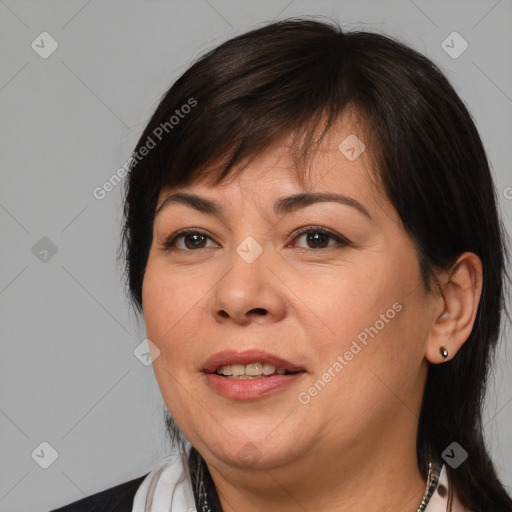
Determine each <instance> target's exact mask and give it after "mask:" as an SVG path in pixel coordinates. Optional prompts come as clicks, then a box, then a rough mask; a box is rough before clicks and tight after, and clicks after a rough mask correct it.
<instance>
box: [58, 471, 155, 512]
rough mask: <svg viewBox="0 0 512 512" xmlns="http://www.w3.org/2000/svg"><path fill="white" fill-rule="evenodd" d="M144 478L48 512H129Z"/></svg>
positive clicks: (141, 477) (135, 479)
mask: <svg viewBox="0 0 512 512" xmlns="http://www.w3.org/2000/svg"><path fill="white" fill-rule="evenodd" d="M146 476H147V475H143V476H140V477H138V478H134V479H133V480H130V481H128V482H125V483H123V484H120V485H116V486H115V487H111V488H110V489H106V490H104V491H101V492H98V493H96V494H93V495H91V496H88V497H87V498H83V499H81V500H79V501H75V502H73V503H70V504H69V505H66V506H64V507H61V508H57V509H54V510H51V511H50V512H90V511H92V510H94V512H131V510H132V507H133V498H134V496H135V493H136V492H137V489H138V488H139V487H140V485H141V484H142V481H143V480H144V478H146Z"/></svg>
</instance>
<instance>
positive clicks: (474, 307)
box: [61, 19, 512, 512]
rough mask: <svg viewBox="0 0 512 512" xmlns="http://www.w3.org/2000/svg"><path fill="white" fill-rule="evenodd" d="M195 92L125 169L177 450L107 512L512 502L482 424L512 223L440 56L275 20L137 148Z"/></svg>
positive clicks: (128, 243) (229, 48) (136, 281)
mask: <svg viewBox="0 0 512 512" xmlns="http://www.w3.org/2000/svg"><path fill="white" fill-rule="evenodd" d="M189 98H194V99H195V101H196V105H195V106H194V109H193V110H191V111H190V112H189V113H187V115H186V116H183V118H181V119H180V122H179V125H177V126H176V127H175V128H174V129H173V130H172V131H171V130H170V131H169V132H168V133H167V134H166V135H165V136H163V137H162V139H161V141H159V142H158V144H157V145H156V146H155V147H154V148H152V149H151V151H149V152H148V153H147V154H146V156H144V158H143V159H141V160H140V161H138V162H137V163H136V164H135V163H133V165H132V166H131V168H130V170H129V173H128V178H127V181H126V184H125V186H126V188H125V198H124V199H125V210H124V214H125V217H124V221H125V223H124V229H123V240H122V246H121V251H120V256H122V257H123V258H124V262H125V263H126V277H127V286H128V290H129V294H130V297H131V299H132V303H133V305H134V307H135V309H136V311H137V313H142V314H143V316H144V320H145V325H146V331H147V338H148V339H149V340H150V342H151V343H150V346H151V347H153V356H154V357H153V368H154V372H155V375H156V379H157V381H158V385H159V388H160V391H161V393H162V397H163V399H164V401H165V404H166V406H167V408H168V411H169V413H168V415H167V419H166V421H167V427H168V430H169V433H170V435H171V437H172V439H173V440H174V441H175V442H176V444H177V447H178V448H179V450H178V452H177V453H176V454H172V455H170V456H169V457H166V458H165V460H163V461H162V464H161V465H159V466H158V467H157V468H155V469H154V471H152V472H151V473H149V474H148V475H145V476H144V477H141V478H139V479H136V480H134V481H132V482H128V483H127V484H124V485H122V486H119V487H118V488H114V489H111V490H109V491H105V492H107V493H108V492H110V494H109V495H108V496H107V495H104V496H103V497H102V503H104V504H106V505H104V506H105V507H107V508H105V510H119V511H121V510H133V512H149V511H160V510H161V511H168V510H173V511H186V510H194V509H197V510H198V511H201V512H205V511H211V512H213V511H224V512H235V511H238V512H239V511H244V512H256V511H262V510H265V511H270V512H272V511H280V512H283V511H284V512H287V511H296V510H332V511H337V512H342V511H349V510H386V511H388V510H393V511H404V512H405V511H411V512H413V511H425V510H427V511H428V512H438V511H450V510H451V511H454V512H459V511H473V512H480V511H488V510H489V511H490V510H492V511H493V512H501V511H503V512H505V511H510V510H512V501H511V499H510V497H509V496H508V495H507V492H506V491H505V489H504V487H503V486H502V484H501V483H500V481H499V479H498V477H497V475H496V472H495V469H494V466H493V463H492V461H491V459H490V457H489V455H488V453H487V451H486V447H485V443H484V439H483V432H482V420H481V410H482V402H483V397H484V392H485V384H486V378H487V374H488V370H489V365H490V361H491V358H492V353H493V351H494V350H495V347H496V344H497V340H498V336H499V332H500V319H501V313H502V311H503V310H504V296H505V292H504V289H505V284H506V282H507V281H506V279H507V273H506V267H505V263H506V256H507V251H506V245H505V242H504V240H505V239H504V230H503V228H502V225H501V221H500V219H499V217H498V214H497V208H496V203H495V192H494V185H493V180H492V177H491V174H490V172H489V166H488V163H487V159H486V157H485V152H484V148H483V145H482V142H481V140H480V137H479V135H478V132H477V130H476V128H475V125H474V123H473V121H472V119H471V116H470V114H469V113H468V111H467V109H466V107H465V106H464V104H463V102H462V101H461V100H460V98H459V97H458V95H457V94H456V92H455V91H454V89H453V88H452V86H451V85H450V84H449V82H448V81H447V80H446V78H445V77H444V76H443V75H442V73H441V72H440V71H439V69H438V68H437V67H436V66H435V65H434V64H433V63H432V62H431V61H429V60H428V59H426V58H425V57H424V56H422V55H421V54H419V53H417V52H415V51H413V50H412V49H410V48H408V47H406V46H404V45H403V44H401V43H399V42H397V41H394V40H392V39H390V38H388V37H385V36H383V35H379V34H374V33H368V32H358V31H354V32H347V33H345V32H343V31H342V29H341V28H340V27H339V26H338V25H336V24H334V23H324V22H319V21H314V20H308V19H289V20H285V21H280V22H275V23H271V24H269V25H267V26H264V27H262V28H259V29H257V30H253V31H251V32H248V33H245V34H243V35H240V36H238V37H235V38H233V39H231V40H229V41H227V42H226V43H224V44H222V45H221V46H219V47H217V48H215V49H214V50H212V51H210V52H209V53H207V54H206V55H204V56H203V57H201V58H200V59H199V60H198V61H197V62H196V63H194V64H193V65H192V66H191V67H190V68H189V69H188V70H187V71H186V72H185V73H184V74H183V75H182V76H181V77H180V78H179V79H178V80H177V81H176V82H175V83H174V85H173V86H172V87H171V88H170V89H169V91H168V92H167V93H166V94H165V96H164V98H163V99H162V101H161V102H160V104H159V106H158V108H157V110H156V112H155V113H154V115H153V116H152V118H151V120H150V122H149V124H148V125H147V127H146V129H145V131H144V133H143V134H142V136H141V137H140V140H139V143H138V145H137V147H136V148H135V150H134V153H136V154H139V153H140V152H139V150H140V147H142V146H143V145H144V144H145V143H146V141H147V140H148V137H150V136H151V134H152V133H154V131H155V130H156V129H157V128H158V127H159V126H161V125H162V123H164V122H166V120H168V119H169V118H170V116H171V115H172V113H173V112H174V111H175V109H176V108H178V107H179V106H180V105H183V104H186V103H187V100H188V99H189ZM156 349H158V350H156ZM96 501H99V500H96ZM123 503H125V505H122V504H123ZM79 506H80V505H78V504H75V505H70V506H68V507H65V508H64V509H61V510H68V511H72V510H81V509H80V508H79ZM123 507H124V508H123ZM84 510H85V508H84ZM102 510H103V509H102Z"/></svg>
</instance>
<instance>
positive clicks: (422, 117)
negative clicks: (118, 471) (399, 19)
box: [119, 19, 512, 512]
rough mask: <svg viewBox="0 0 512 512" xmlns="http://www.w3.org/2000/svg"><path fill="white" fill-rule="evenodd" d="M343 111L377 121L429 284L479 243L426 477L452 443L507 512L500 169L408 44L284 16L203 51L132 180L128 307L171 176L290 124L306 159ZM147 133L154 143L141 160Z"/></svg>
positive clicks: (420, 450) (226, 156)
mask: <svg viewBox="0 0 512 512" xmlns="http://www.w3.org/2000/svg"><path fill="white" fill-rule="evenodd" d="M184 105H189V106H190V107H192V105H193V107H192V108H184V107H183V106H184ZM347 109H353V110H354V111H355V112H357V114H358V116H359V118H360V119H361V120H364V125H365V126H366V127H367V128H368V137H369V138H370V139H371V140H370V141H369V147H371V154H372V157H373V159H374V161H375V164H376V172H377V174H378V175H377V178H378V179H379V182H380V184H381V188H382V190H383V192H384V193H385V195H386V196H387V198H388V199H389V201H390V202H391V204H393V206H394V207H395V209H396V211H397V212H398V215H399V216H400V219H401V221H402V223H403V225H404V227H405V229H406V231H407V233H408V234H409V235H410V237H411V239H412V240H413V241H414V243H415V246H416V248H417V254H418V259H419V262H420V267H421V272H422V276H423V280H424V284H425V288H426V289H427V290H431V289H432V286H436V281H435V275H434V272H435V270H437V269H448V268H450V266H451V265H452V264H453V263H454V262H455V260H456V259H457V257H458V255H459V254H461V253H462V252H464V251H471V252H474V253H476V254H477V255H478V256H479V257H480V259H481V261H482V264H483V280H484V284H483V291H482V297H481V301H480V304H479V307H478V312H477V317H476V321H475V325H474V327H473V330H472V332H471V334H470V336H469V338H468V340H467V341H466V343H464V345H463V346H462V348H461V349H460V350H459V352H458V353H457V354H456V355H455V357H454V358H453V359H452V360H450V361H448V362H446V363H444V364H440V365H434V364H430V366H429V370H428V376H427V382H426V386H425V391H424V397H423V403H422V409H421V414H420V418H419V427H418V436H417V458H418V465H419V468H420V470H421V472H422V474H423V476H424V478H426V475H427V467H428V459H429V457H430V456H431V454H432V453H436V454H440V453H441V452H442V451H443V450H444V449H445V448H446V447H447V446H448V445H450V443H452V442H453V441H456V442H457V443H459V444H460V445H461V446H462V447H463V448H464V449H465V450H466V451H467V452H468V454H469V458H468V459H467V460H466V461H465V462H464V463H463V464H462V465H461V466H460V467H459V468H458V469H452V468H451V467H447V470H448V472H449V476H450V479H451V481H452V482H453V485H454V486H455V489H456V491H457V493H458V495H459V496H460V499H461V501H462V503H463V504H464V505H465V506H467V507H469V508H471V509H472V510H473V511H474V512H477V511H478V512H481V511H487V510H489V511H493V512H501V511H503V512H505V511H510V510H512V500H511V499H510V497H509V496H508V495H507V492H506V491H505V489H504V487H503V485H502V484H501V483H500V481H499V479H498V477H497V475H496V472H495V468H494V466H493V463H492V461H491V459H490V457H489V455H488V453H487V449H486V446H485V442H484V436H483V426H482V406H483V401H484V397H485V388H486V382H487V376H488V372H489V370H490V368H491V366H492V359H493V356H494V353H495V349H496V345H497V342H498V339H499V334H500V322H501V314H502V312H505V313H507V311H506V307H505V302H504V297H505V296H506V294H505V288H506V284H507V282H508V279H509V278H508V273H507V271H506V263H507V261H508V250H507V245H506V243H505V231H504V229H503V226H502V223H501V220H500V218H499V215H498V211H497V198H496V192H495V188H494V184H493V179H492V176H491V173H490V170H489V165H488V161H487V158H486V155H485V151H484V147H483V144H482V141H481V139H480V136H479V134H478V132H477V129H476V127H475V124H474V122H473V120H472V118H471V115H470V114H469V112H468V110H467V108H466V107H465V105H464V103H463V102H462V100H461V99H460V98H459V96H458V95H457V93H456V92H455V90H454V89H453V87H452V86H451V85H450V83H449V82H448V81H447V79H446V78H445V77H444V75H443V73H442V72H441V71H440V70H439V69H438V67H436V65H434V64H433V63H432V62H431V61H430V60H429V59H427V58H426V57H424V56H423V55H421V54H420V53H418V52H416V51H414V50H412V49H411V48H409V47H407V46H405V45H403V44H401V43H400V42H398V41H396V40H394V39H392V38H390V37H386V36H383V35H379V34H376V33H369V32H362V31H350V32H344V31H343V30H342V29H341V27H340V26H339V25H338V24H336V23H335V22H323V21H317V20H314V19H288V20H284V21H279V22H274V23H271V24H268V25H266V26H263V27H262V28H258V29H256V30H252V31H250V32H247V33H245V34H242V35H240V36H237V37H235V38H233V39H231V40H229V41H227V42H225V43H223V44H222V45H220V46H218V47H217V48H215V49H213V50H211V51H210V52H208V53H207V54H205V55H204V56H202V57H201V58H200V59H198V60H197V61H196V62H195V63H194V64H193V65H192V66H191V67H190V68H189V69H188V70H187V71H186V72H185V73H184V74H183V75H182V76H181V77H180V78H179V79H178V80H177V81H176V82H175V83H174V84H173V85H172V87H171V88H170V89H169V90H168V91H167V92H166V93H165V95H164V96H163V99H162V100H161V102H160V103H159V105H158V108H157V109H156V111H155V113H154V114H153V116H152V118H151V120H150V121H149V123H148V125H147V127H146V129H145V130H144V133H143V134H142V136H141V137H140V140H139V142H138V144H137V146H136V148H135V151H134V158H133V159H132V162H131V166H130V169H129V173H128V177H127V180H126V182H125V189H124V201H125V202H124V226H123V233H122V244H121V247H120V253H119V257H120V258H123V260H124V261H123V263H124V264H125V270H126V285H127V288H128V293H129V295H130V298H131V301H132V305H133V306H134V307H135V310H136V312H138V313H140V312H141V311H142V281H143V279H144V271H145V267H146V263H147V258H148V253H149V248H150V246H151V243H152V227H153V218H154V213H155V207H156V203H157V198H158V194H159V192H160V190H161V188H162V187H163V186H165V185H169V186H176V185H186V184H190V183H191V182H192V181H193V180H194V179H195V178H199V177H203V176H204V175H205V172H209V173H210V174H211V176H212V177H213V178H215V181H214V182H212V184H215V183H220V181H222V180H223V179H224V178H225V177H226V176H227V175H228V174H229V173H233V172H234V170H235V169H236V172H241V171H242V170H243V168H244V165H240V164H242V163H245V164H246V163H248V162H249V161H250V159H251V158H254V157H255V156H257V155H258V154H260V153H261V152H262V151H263V150H264V149H266V148H268V147H269V146H270V144H272V143H273V142H274V141H277V140H279V139H280V138H282V137H284V136H285V135H290V134H292V135H294V136H295V139H294V140H295V143H294V145H293V154H294V158H295V161H296V162H297V168H299V167H301V166H300V164H301V163H304V162H305V161H306V159H307V156H308V154H309V152H310V150H311V149H312V148H313V147H315V144H314V142H315V141H317V140H318V139H317V138H316V137H315V135H317V134H318V132H319V131H320V139H321V137H323V135H325V133H326V132H327V130H328V129H329V128H330V127H331V126H332V125H333V123H334V122H335V121H336V120H337V119H339V118H340V116H341V114H342V113H344V112H346V111H347ZM173 115H174V119H173V120H172V121H171V117H172V116H173ZM178 117H179V120H178ZM166 123H167V124H166ZM157 134H158V136H157ZM150 140H151V141H153V143H155V145H154V147H152V148H151V149H150V150H149V151H142V152H143V153H144V156H142V157H141V150H142V149H143V148H144V147H148V146H149V141H150ZM151 145H152V144H151ZM507 318H508V316H507ZM168 427H169V432H170V433H172V430H173V428H174V429H175V426H174V424H173V422H172V419H170V417H169V421H168ZM174 431H175V432H176V429H175V430H174Z"/></svg>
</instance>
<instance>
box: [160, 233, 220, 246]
mask: <svg viewBox="0 0 512 512" xmlns="http://www.w3.org/2000/svg"><path fill="white" fill-rule="evenodd" d="M208 239H210V240H211V238H210V236H209V235H208V234H207V233H205V232H203V231H198V230H197V229H185V230H181V231H178V233H175V234H174V235H171V236H170V237H169V238H168V239H167V240H166V241H165V242H164V244H163V246H162V249H163V250H165V251H168V250H173V249H176V250H184V251H194V250H196V249H205V248H206V243H207V240H208ZM181 240H183V243H181V242H180V241H181ZM178 242H180V243H178Z"/></svg>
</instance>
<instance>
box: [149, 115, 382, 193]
mask: <svg viewBox="0 0 512 512" xmlns="http://www.w3.org/2000/svg"><path fill="white" fill-rule="evenodd" d="M366 132H367V130H366V126H365V125H364V124H363V123H362V122H361V121H360V119H359V118H358V117H357V116H356V115H355V114H354V113H351V112H346V113H344V114H343V116H342V117H340V118H339V119H338V120H337V121H335V123H334V124H333V126H331V127H330V129H329V130H328V131H327V132H326V133H325V135H324V136H323V137H322V138H321V140H320V138H319V136H318V134H315V135H314V136H313V137H312V142H313V143H312V144H305V143H304V141H303V140H302V139H303V136H297V133H294V132H292V133H290V134H289V135H287V136H284V137H281V138H280V139H278V140H277V141H276V142H275V143H273V144H272V145H271V146H269V147H267V148H265V150H264V151H263V152H260V153H258V154H256V155H252V156H251V157H250V158H249V159H248V160H246V161H245V162H241V163H238V164H237V165H235V166H233V167H232V168H231V169H230V170H229V173H228V174H227V175H226V176H225V177H224V178H223V179H222V181H221V182H219V183H215V179H216V178H217V176H219V175H220V172H221V169H223V165H222V164H221V163H218V164H217V165H216V166H210V167H208V168H204V169H199V170H197V171H194V177H193V178H191V179H189V180H188V181H187V184H186V185H185V184H184V185H179V184H178V185H174V186H164V187H162V189H161V190H160V195H159V203H160V202H161V201H162V199H163V197H164V196H166V195H168V194H169V193H170V192H173V191H182V190H189V191H191V190H194V191H195V192H197V193H199V192H202V193H206V192H211V193H215V194H217V195H220V196H222V195H223V194H232V193H233V190H234V189H235V188H236V189H238V190H239V191H240V193H243V192H244V191H246V190H247V191H249V192H250V193H251V195H253V194H254V192H255V191H256V190H257V191H260V192H264V193H265V194H269V193H272V191H277V190H278V189H281V191H286V190H287V191H290V192H298V191H300V190H315V189H316V188H317V187H324V188H327V189H330V188H332V187H336V188H340V187H341V188H347V189H353V188H355V187H357V188H359V189H361V188H362V186H363V185H364V184H366V185H367V186H368V185H372V182H373V181H375V177H376V173H375V169H374V167H373V165H372V162H371V159H372V153H373V151H372V148H371V143H370V141H369V140H368V135H367V133H366ZM302 144H304V146H307V151H304V149H305V148H304V146H303V145H302ZM299 151H300V154H299Z"/></svg>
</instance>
